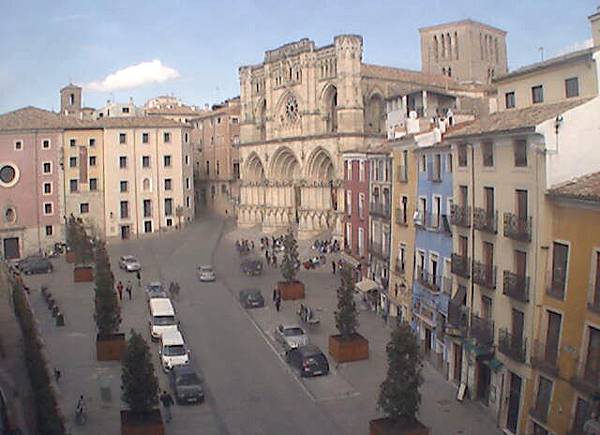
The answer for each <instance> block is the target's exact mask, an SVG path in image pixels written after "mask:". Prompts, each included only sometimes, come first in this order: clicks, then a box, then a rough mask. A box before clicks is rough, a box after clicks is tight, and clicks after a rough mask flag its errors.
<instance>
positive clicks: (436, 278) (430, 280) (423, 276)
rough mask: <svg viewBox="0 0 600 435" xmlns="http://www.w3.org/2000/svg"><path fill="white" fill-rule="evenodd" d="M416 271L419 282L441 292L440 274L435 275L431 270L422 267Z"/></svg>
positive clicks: (431, 289)
mask: <svg viewBox="0 0 600 435" xmlns="http://www.w3.org/2000/svg"><path fill="white" fill-rule="evenodd" d="M416 272H417V275H416V277H415V278H416V280H417V281H418V282H419V284H421V285H422V286H423V287H425V288H427V289H429V290H430V291H432V292H434V293H439V292H440V291H441V289H442V288H441V286H442V277H441V276H440V275H433V274H432V273H431V272H429V271H427V270H423V269H421V268H420V267H417V271H416Z"/></svg>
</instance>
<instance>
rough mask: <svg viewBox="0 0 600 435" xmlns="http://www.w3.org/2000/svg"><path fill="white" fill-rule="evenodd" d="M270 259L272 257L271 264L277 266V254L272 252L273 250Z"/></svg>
mask: <svg viewBox="0 0 600 435" xmlns="http://www.w3.org/2000/svg"><path fill="white" fill-rule="evenodd" d="M272 259H273V266H274V267H277V255H275V253H274V252H273V257H272Z"/></svg>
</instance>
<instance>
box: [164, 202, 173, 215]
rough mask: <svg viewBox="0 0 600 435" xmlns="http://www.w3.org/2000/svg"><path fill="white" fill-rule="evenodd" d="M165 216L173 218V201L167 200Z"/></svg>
mask: <svg viewBox="0 0 600 435" xmlns="http://www.w3.org/2000/svg"><path fill="white" fill-rule="evenodd" d="M165 216H173V199H172V198H165Z"/></svg>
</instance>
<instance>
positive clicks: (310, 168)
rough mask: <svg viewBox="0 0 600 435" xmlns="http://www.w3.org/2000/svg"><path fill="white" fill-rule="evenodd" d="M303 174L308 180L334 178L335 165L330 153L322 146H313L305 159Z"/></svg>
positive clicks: (329, 179)
mask: <svg viewBox="0 0 600 435" xmlns="http://www.w3.org/2000/svg"><path fill="white" fill-rule="evenodd" d="M305 174H306V178H307V179H309V180H319V181H331V180H334V179H335V167H334V165H333V159H332V158H331V154H329V152H328V151H327V150H326V149H325V148H323V147H320V146H319V147H317V148H315V149H314V150H313V152H312V153H311V154H310V156H309V158H308V160H307V164H306V170H305Z"/></svg>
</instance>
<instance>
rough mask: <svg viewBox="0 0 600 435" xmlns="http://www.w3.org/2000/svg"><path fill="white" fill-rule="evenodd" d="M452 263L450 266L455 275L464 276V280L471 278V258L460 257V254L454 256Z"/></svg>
mask: <svg viewBox="0 0 600 435" xmlns="http://www.w3.org/2000/svg"><path fill="white" fill-rule="evenodd" d="M451 259H452V262H451V264H450V270H451V272H452V273H453V274H455V275H458V276H462V277H463V278H469V276H470V268H469V262H470V260H469V257H467V256H464V255H460V254H452V257H451Z"/></svg>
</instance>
